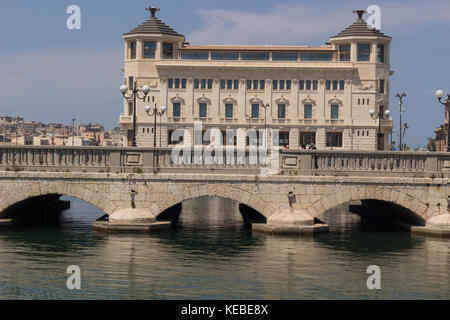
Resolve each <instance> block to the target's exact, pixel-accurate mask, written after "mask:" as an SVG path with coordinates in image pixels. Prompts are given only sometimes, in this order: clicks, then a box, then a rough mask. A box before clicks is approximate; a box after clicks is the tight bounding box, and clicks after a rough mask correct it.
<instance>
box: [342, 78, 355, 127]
mask: <svg viewBox="0 0 450 320" xmlns="http://www.w3.org/2000/svg"><path fill="white" fill-rule="evenodd" d="M343 100H344V101H343V103H344V125H346V126H351V125H352V124H353V114H352V108H353V105H352V104H353V99H352V80H350V79H346V80H345V89H344V99H343Z"/></svg>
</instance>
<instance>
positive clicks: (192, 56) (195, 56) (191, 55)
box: [181, 51, 209, 60]
mask: <svg viewBox="0 0 450 320" xmlns="http://www.w3.org/2000/svg"><path fill="white" fill-rule="evenodd" d="M181 59H183V60H208V59H209V53H208V52H184V51H183V52H181Z"/></svg>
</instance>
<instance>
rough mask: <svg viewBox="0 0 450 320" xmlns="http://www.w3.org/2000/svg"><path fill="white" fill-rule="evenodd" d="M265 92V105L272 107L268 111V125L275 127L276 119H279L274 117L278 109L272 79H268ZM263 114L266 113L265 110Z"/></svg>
mask: <svg viewBox="0 0 450 320" xmlns="http://www.w3.org/2000/svg"><path fill="white" fill-rule="evenodd" d="M264 87H265V90H264V100H265V101H264V103H265V104H269V105H270V109H269V110H266V116H267V125H268V126H270V125H273V124H274V122H275V121H274V119H276V118H277V116H276V115H274V110H275V109H277V105H276V103H275V101H273V91H272V90H273V86H272V79H266V83H265V86H264ZM261 112H264V110H261Z"/></svg>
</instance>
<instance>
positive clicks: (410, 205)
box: [308, 186, 433, 220]
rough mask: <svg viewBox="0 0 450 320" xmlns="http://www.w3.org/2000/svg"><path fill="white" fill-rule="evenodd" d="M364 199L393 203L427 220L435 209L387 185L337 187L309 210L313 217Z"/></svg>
mask: <svg viewBox="0 0 450 320" xmlns="http://www.w3.org/2000/svg"><path fill="white" fill-rule="evenodd" d="M363 200H379V201H383V202H387V203H392V204H395V205H398V206H400V207H402V208H405V209H407V210H409V211H411V212H412V213H414V214H415V215H416V216H418V217H419V218H421V219H424V220H427V219H428V218H430V217H431V216H432V215H433V211H431V210H429V208H428V206H427V205H426V204H425V203H423V202H422V201H421V200H420V199H417V198H415V197H413V196H411V195H409V194H408V193H405V192H403V191H399V190H396V189H391V188H386V187H383V188H381V187H372V186H362V187H352V188H345V189H341V190H339V189H337V190H336V191H335V192H333V193H331V194H328V195H326V196H324V197H322V198H320V199H319V200H317V201H315V202H314V203H312V204H311V207H310V208H308V212H309V213H310V214H311V215H312V216H313V217H317V216H319V215H320V214H322V213H325V211H327V210H330V209H333V208H334V207H337V206H340V205H343V204H345V203H348V202H350V201H363Z"/></svg>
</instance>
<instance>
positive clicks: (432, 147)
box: [427, 138, 436, 151]
mask: <svg viewBox="0 0 450 320" xmlns="http://www.w3.org/2000/svg"><path fill="white" fill-rule="evenodd" d="M427 141H428V143H427V150H428V151H436V139H434V138H428V139H427Z"/></svg>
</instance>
